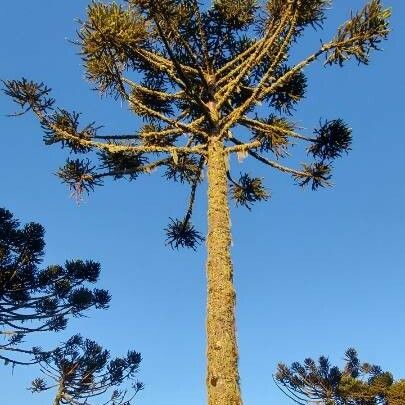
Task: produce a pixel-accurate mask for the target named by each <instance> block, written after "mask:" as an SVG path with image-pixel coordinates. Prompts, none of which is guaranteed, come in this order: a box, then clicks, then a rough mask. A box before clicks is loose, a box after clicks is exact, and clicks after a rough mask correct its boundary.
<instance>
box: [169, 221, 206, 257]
mask: <svg viewBox="0 0 405 405" xmlns="http://www.w3.org/2000/svg"><path fill="white" fill-rule="evenodd" d="M165 231H166V236H167V238H166V244H168V245H170V247H171V248H173V249H178V248H179V247H187V248H191V249H193V250H195V249H196V248H197V246H198V245H199V244H200V243H201V242H202V241H204V238H203V237H202V236H201V234H200V233H199V232H198V231H197V230H196V229H195V228H194V226H193V224H191V222H190V221H189V220H187V219H182V220H180V219H173V218H170V223H169V225H168V226H167V228H166V229H165Z"/></svg>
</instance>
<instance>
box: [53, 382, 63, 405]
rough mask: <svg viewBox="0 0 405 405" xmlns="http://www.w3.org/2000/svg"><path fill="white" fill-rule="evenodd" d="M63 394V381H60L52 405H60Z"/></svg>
mask: <svg viewBox="0 0 405 405" xmlns="http://www.w3.org/2000/svg"><path fill="white" fill-rule="evenodd" d="M64 392H65V381H64V380H63V379H61V380H60V381H59V384H58V392H57V393H56V396H55V399H54V401H53V405H60V404H61V402H62V399H63V395H64Z"/></svg>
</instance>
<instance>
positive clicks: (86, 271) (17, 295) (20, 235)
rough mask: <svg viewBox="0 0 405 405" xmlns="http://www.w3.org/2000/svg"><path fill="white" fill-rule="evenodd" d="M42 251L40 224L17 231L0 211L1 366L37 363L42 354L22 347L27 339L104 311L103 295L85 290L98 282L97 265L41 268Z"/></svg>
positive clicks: (12, 220)
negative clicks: (94, 310) (92, 311)
mask: <svg viewBox="0 0 405 405" xmlns="http://www.w3.org/2000/svg"><path fill="white" fill-rule="evenodd" d="M44 247H45V242H44V228H43V227H42V226H41V225H40V224H37V223H34V222H31V223H29V224H26V225H24V226H20V223H19V221H18V220H17V219H15V218H14V217H13V214H12V213H11V212H10V211H8V210H6V209H4V208H0V339H1V341H0V360H2V361H4V362H5V363H6V364H12V365H15V364H30V363H35V362H37V361H38V356H39V355H40V353H41V349H40V348H35V347H27V346H24V340H25V339H26V338H27V336H28V335H31V334H33V333H36V334H40V333H44V332H48V331H53V332H57V331H61V330H64V329H65V328H66V326H67V322H68V319H69V317H75V316H82V315H84V313H85V311H86V310H88V309H90V308H94V307H95V308H103V309H105V308H107V307H108V303H109V301H110V294H109V293H108V292H107V291H106V290H100V289H97V288H96V289H89V288H88V286H87V285H88V284H93V283H95V282H96V281H97V280H98V277H99V274H100V264H99V263H96V262H93V261H82V260H72V261H67V262H66V263H65V265H64V266H60V265H53V266H48V267H45V268H41V267H40V265H41V263H42V261H43V255H44Z"/></svg>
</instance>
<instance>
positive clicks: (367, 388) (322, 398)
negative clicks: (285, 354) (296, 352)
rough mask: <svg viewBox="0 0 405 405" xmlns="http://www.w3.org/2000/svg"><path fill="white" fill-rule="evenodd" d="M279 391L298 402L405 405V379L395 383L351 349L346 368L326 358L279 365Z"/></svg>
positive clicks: (303, 404) (277, 375)
mask: <svg viewBox="0 0 405 405" xmlns="http://www.w3.org/2000/svg"><path fill="white" fill-rule="evenodd" d="M275 381H276V383H277V385H278V386H279V388H280V389H281V390H282V391H283V392H284V393H285V394H286V395H287V396H288V397H289V398H290V399H291V400H293V401H294V402H296V403H298V404H301V405H305V404H323V405H400V404H404V403H405V380H398V381H394V378H393V376H392V374H391V373H389V372H387V371H382V369H381V367H379V366H376V365H372V364H369V363H361V362H360V360H359V358H358V356H357V352H356V351H355V350H354V349H348V350H347V351H346V353H345V365H344V367H343V368H342V369H339V367H337V366H333V367H332V366H331V365H330V363H329V360H328V359H327V358H326V357H324V356H322V357H320V358H319V360H318V362H315V361H314V360H313V359H310V358H308V359H306V360H305V361H304V363H303V364H301V363H298V362H295V363H292V364H291V366H290V367H288V366H286V365H285V364H282V363H281V364H279V365H278V370H277V373H276V375H275Z"/></svg>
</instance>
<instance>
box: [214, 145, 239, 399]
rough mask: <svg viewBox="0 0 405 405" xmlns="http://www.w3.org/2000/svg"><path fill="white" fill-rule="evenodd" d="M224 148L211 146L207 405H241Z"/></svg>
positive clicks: (222, 146)
mask: <svg viewBox="0 0 405 405" xmlns="http://www.w3.org/2000/svg"><path fill="white" fill-rule="evenodd" d="M225 159H227V157H226V156H225V153H224V145H223V143H222V142H221V141H219V140H217V139H215V138H213V139H212V140H211V141H210V143H209V145H208V237H207V249H208V259H207V290H208V291H207V359H208V365H207V389H208V405H241V404H242V400H241V396H240V388H239V373H238V349H237V344H236V332H235V290H234V287H233V269H232V261H231V254H230V245H231V226H230V218H229V217H230V215H229V205H228V180H227V173H226V170H227V169H226V160H225Z"/></svg>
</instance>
